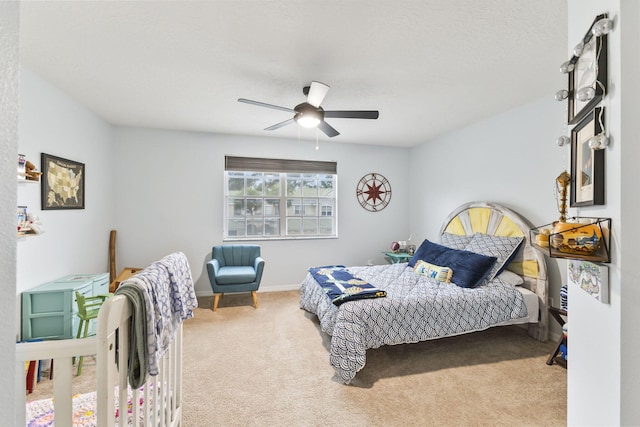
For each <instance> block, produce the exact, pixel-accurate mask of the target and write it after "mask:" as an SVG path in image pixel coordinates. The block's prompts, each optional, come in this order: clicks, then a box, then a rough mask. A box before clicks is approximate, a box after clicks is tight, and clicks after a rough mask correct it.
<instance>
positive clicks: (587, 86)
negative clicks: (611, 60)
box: [567, 13, 607, 124]
mask: <svg viewBox="0 0 640 427" xmlns="http://www.w3.org/2000/svg"><path fill="white" fill-rule="evenodd" d="M603 20H607V14H606V13H603V14H601V15H598V16H597V17H596V19H595V20H594V21H593V23H592V24H591V26H590V27H589V30H588V31H587V33H586V34H585V35H584V37H583V38H582V40H581V41H580V42H579V43H578V44H577V45H576V47H575V48H574V50H573V52H574V56H573V57H572V58H571V59H570V60H569V61H568V63H567V64H568V65H569V68H570V70H571V71H569V73H568V75H569V88H568V89H569V90H568V92H569V94H568V109H567V110H568V117H567V122H568V123H569V124H576V123H578V122H579V121H580V120H581V119H582V118H583V117H584V116H585V115H587V114H588V113H589V112H590V111H591V110H592V109H593V107H595V106H596V105H597V104H598V103H599V102H600V101H601V100H602V98H603V97H604V96H605V94H606V92H607V34H606V31H605V32H602V31H600V29H599V26H600V25H601V23H602V22H604V21H603ZM594 29H595V30H594ZM596 34H598V35H596Z"/></svg>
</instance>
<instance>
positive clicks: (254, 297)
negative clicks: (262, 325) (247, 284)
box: [251, 291, 258, 308]
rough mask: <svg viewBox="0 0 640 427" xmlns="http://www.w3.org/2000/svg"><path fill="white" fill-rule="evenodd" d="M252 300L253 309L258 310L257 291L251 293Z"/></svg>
mask: <svg viewBox="0 0 640 427" xmlns="http://www.w3.org/2000/svg"><path fill="white" fill-rule="evenodd" d="M251 298H253V307H254V308H258V294H257V293H256V291H251Z"/></svg>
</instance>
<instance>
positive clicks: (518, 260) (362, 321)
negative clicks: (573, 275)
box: [300, 202, 548, 384]
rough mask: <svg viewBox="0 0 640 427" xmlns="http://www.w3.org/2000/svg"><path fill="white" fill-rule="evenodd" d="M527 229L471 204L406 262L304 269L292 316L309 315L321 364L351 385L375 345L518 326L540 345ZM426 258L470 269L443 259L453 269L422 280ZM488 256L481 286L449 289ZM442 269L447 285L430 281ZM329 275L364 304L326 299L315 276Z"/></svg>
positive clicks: (539, 267) (540, 269)
mask: <svg viewBox="0 0 640 427" xmlns="http://www.w3.org/2000/svg"><path fill="white" fill-rule="evenodd" d="M530 228H531V226H530V225H529V223H528V221H527V220H525V219H524V218H523V217H521V216H520V215H519V214H517V213H516V212H514V211H512V210H510V209H508V208H506V207H504V206H501V205H498V204H495V203H488V202H471V203H466V204H464V205H462V206H459V207H458V208H456V209H455V210H454V211H452V212H451V214H449V216H448V217H447V218H446V220H445V221H444V223H443V225H442V227H441V230H440V236H439V240H440V241H439V242H437V243H436V242H431V241H429V240H428V239H425V242H423V244H422V245H420V247H419V248H418V250H417V251H416V255H415V256H414V258H413V259H412V261H413V262H409V263H397V264H388V265H373V266H355V267H345V268H342V266H338V267H335V266H325V267H321V268H319V269H314V268H312V269H310V272H309V273H308V274H307V276H306V277H305V279H304V281H303V283H302V285H301V287H300V308H302V309H304V310H306V311H308V312H310V313H312V314H315V315H316V316H317V317H318V319H319V322H320V327H321V330H322V331H323V332H325V333H327V334H329V335H330V336H331V346H330V355H329V359H330V363H331V365H332V366H333V368H334V370H335V373H336V376H337V378H338V379H339V380H340V381H342V382H344V383H347V384H348V383H349V382H351V380H353V378H354V377H355V376H356V373H357V372H358V371H360V370H361V369H362V368H363V367H364V366H365V363H366V350H367V349H370V348H378V347H380V346H383V345H396V344H406V343H415V342H420V341H426V340H431V339H437V338H442V337H447V336H454V335H460V334H465V333H470V332H476V331H481V330H486V329H488V328H491V327H496V326H504V325H513V324H521V325H523V327H526V328H527V330H528V333H529V335H530V336H531V337H533V338H535V339H537V340H540V341H546V339H547V334H548V328H547V322H548V315H547V309H546V304H547V292H548V281H547V272H546V265H545V261H544V256H543V255H542V254H541V253H539V252H538V251H536V250H535V249H534V248H533V246H532V245H531V243H530V242H529V240H528V239H529V230H530ZM496 242H497V243H496ZM518 242H519V243H518ZM431 250H440V251H441V252H442V253H445V254H447V256H449V255H451V254H453V255H451V256H455V257H458V256H464V257H466V256H469V257H472V258H473V259H472V261H473V262H471V261H469V262H468V261H467V260H468V259H471V258H456V259H453V258H447V259H449V260H450V261H449V262H450V263H451V265H455V267H453V268H448V267H449V266H446V265H435V264H430V263H427V264H426V266H429V271H428V274H426V275H423V274H422V273H424V268H423V270H422V271H420V273H421V274H419V273H418V270H416V264H418V265H420V266H422V267H424V266H425V264H423V263H420V261H421V260H422V261H424V260H425V259H426V260H429V257H430V256H431V254H432V252H430V251H431ZM496 252H499V253H496ZM493 255H495V257H494V258H495V259H496V262H495V263H492V264H491V268H488V267H487V268H486V270H487V271H489V273H487V274H486V275H485V276H484V278H482V279H481V280H480V278H479V276H478V277H476V276H477V275H476V274H475V273H473V274H472V275H471V276H473V277H471V279H470V280H472V281H473V280H476V279H477V282H476V283H471V282H469V283H471V285H474V286H470V285H469V283H465V286H468V287H463V286H460V285H458V284H457V283H458V282H461V283H463V282H465V281H466V280H467V278H466V277H465V276H464V274H466V271H467V269H468V267H467V264H469V265H471V264H474V263H475V261H476V260H477V259H478V260H480V261H481V262H483V263H484V264H487V265H488V263H487V259H486V258H492V256H493ZM418 258H420V259H418ZM438 259H442V258H438ZM452 259H453V260H452ZM461 260H462V261H461ZM489 261H490V260H489ZM436 267H438V269H436ZM474 268H475V267H474ZM482 268H483V269H484V268H485V267H484V266H483V267H482ZM447 269H448V270H453V275H452V276H451V271H449V274H448V277H449V281H450V282H449V283H447V281H446V278H445V277H444V275H442V274H439V275H436V274H435V273H434V271H436V270H437V271H438V272H439V273H443V272H445V271H446V270H447ZM333 271H337V272H340V273H341V274H347V275H349V274H350V275H352V277H353V278H354V279H352V280H351V281H350V282H349V283H365V285H362V286H370V287H371V288H372V290H373V291H372V292H371V293H370V296H371V297H367V298H363V299H354V300H351V299H347V300H346V301H338V300H337V299H335V298H332V297H330V296H329V294H331V293H330V292H329V291H328V290H327V289H328V288H327V287H326V285H325V284H324V283H323V282H322V280H321V277H320V276H319V275H318V273H320V274H324V275H327V274H328V275H329V276H330V277H332V279H333V276H331V274H332V272H333ZM456 271H458V274H459V276H458V278H457V277H456ZM431 273H433V274H431ZM435 276H438V277H435ZM434 277H435V278H434ZM436 279H438V280H436ZM330 281H331V280H330ZM321 283H322V284H321ZM345 283H346V282H345ZM362 286H360V288H359V289H360V290H361V288H362ZM356 292H357V291H356ZM346 293H348V292H345V294H346ZM376 296H380V297H376ZM332 299H333V301H335V303H334V302H333V301H332Z"/></svg>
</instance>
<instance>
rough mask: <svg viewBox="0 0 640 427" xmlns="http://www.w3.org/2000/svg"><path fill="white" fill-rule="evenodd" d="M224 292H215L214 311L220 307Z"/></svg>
mask: <svg viewBox="0 0 640 427" xmlns="http://www.w3.org/2000/svg"><path fill="white" fill-rule="evenodd" d="M222 295H224V294H215V295H214V296H213V311H216V310H217V309H218V302H220V297H221V296H222Z"/></svg>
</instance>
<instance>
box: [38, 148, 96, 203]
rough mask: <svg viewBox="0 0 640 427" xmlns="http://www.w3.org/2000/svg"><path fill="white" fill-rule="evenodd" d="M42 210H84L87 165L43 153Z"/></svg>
mask: <svg viewBox="0 0 640 427" xmlns="http://www.w3.org/2000/svg"><path fill="white" fill-rule="evenodd" d="M40 160H41V169H42V176H43V179H42V180H41V181H42V185H41V186H40V189H41V203H42V210H53V209H84V199H85V191H84V183H85V165H84V163H80V162H76V161H74V160H69V159H63V158H62V157H57V156H53V155H51V154H46V153H42V155H41V158H40Z"/></svg>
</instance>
